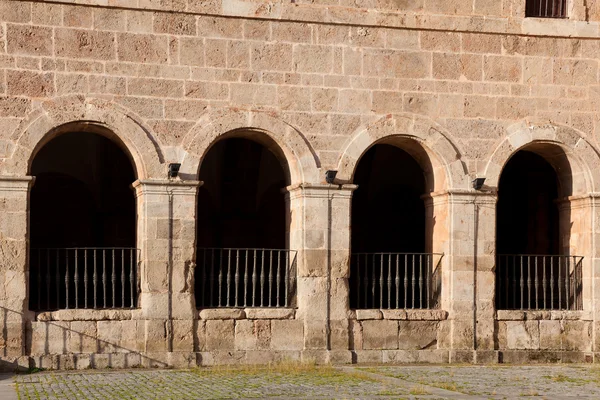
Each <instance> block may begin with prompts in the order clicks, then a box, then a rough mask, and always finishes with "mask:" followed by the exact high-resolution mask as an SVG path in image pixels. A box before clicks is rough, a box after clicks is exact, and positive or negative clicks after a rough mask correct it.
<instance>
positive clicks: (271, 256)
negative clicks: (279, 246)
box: [268, 250, 273, 307]
mask: <svg viewBox="0 0 600 400" xmlns="http://www.w3.org/2000/svg"><path fill="white" fill-rule="evenodd" d="M268 297H269V307H271V299H272V298H273V250H269V294H268Z"/></svg>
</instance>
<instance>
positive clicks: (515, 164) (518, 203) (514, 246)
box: [496, 150, 560, 254]
mask: <svg viewBox="0 0 600 400" xmlns="http://www.w3.org/2000/svg"><path fill="white" fill-rule="evenodd" d="M558 189H559V188H558V177H557V175H556V172H555V170H554V168H553V167H552V165H550V163H548V161H546V160H545V159H544V158H543V157H542V156H540V155H538V154H536V153H533V152H530V151H525V150H522V151H519V152H517V153H516V154H515V155H514V156H513V157H512V158H511V159H510V160H509V161H508V163H507V164H506V166H505V167H504V170H503V171H502V175H501V176H500V182H499V184H498V206H497V235H496V251H497V253H498V254H559V251H560V248H559V231H558V220H559V219H558V207H557V204H556V200H557V199H558Z"/></svg>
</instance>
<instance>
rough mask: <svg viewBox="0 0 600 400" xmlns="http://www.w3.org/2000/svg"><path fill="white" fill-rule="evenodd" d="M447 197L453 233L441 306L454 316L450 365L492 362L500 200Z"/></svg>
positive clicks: (486, 195) (480, 195)
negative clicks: (497, 225) (497, 202)
mask: <svg viewBox="0 0 600 400" xmlns="http://www.w3.org/2000/svg"><path fill="white" fill-rule="evenodd" d="M443 196H445V197H446V198H447V207H448V215H449V217H448V218H449V224H448V225H449V229H450V239H449V246H448V254H447V255H446V256H445V257H444V258H446V262H445V263H444V265H443V268H444V273H443V281H442V284H443V288H442V304H443V307H447V310H448V312H449V326H448V328H449V338H448V342H449V343H447V345H448V347H450V348H451V356H450V361H451V362H474V361H479V362H493V361H495V360H494V354H495V352H494V351H493V350H494V324H495V323H494V320H495V310H494V301H495V300H494V297H495V275H494V266H495V244H496V243H495V239H496V229H495V226H496V199H497V196H496V194H495V193H490V192H477V191H451V192H448V193H447V194H446V195H443ZM438 197H439V196H438ZM437 201H438V202H443V200H442V199H438V200H437ZM474 350H476V352H474Z"/></svg>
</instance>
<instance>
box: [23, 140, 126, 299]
mask: <svg viewBox="0 0 600 400" xmlns="http://www.w3.org/2000/svg"><path fill="white" fill-rule="evenodd" d="M31 174H32V175H33V176H35V184H34V186H33V188H32V190H31V199H30V202H31V203H30V272H31V280H30V282H31V283H32V286H31V287H30V291H31V293H30V307H31V308H32V309H42V310H44V309H58V308H66V307H67V306H68V308H73V307H75V306H76V305H75V299H74V298H72V296H71V295H74V293H75V287H74V286H72V285H74V279H75V276H74V275H73V276H69V279H70V280H71V283H70V286H71V287H70V289H71V290H70V291H69V292H70V295H69V296H67V294H66V288H65V287H63V286H64V279H65V274H66V271H67V270H66V265H67V263H71V265H70V273H71V274H74V268H75V267H74V265H75V258H76V257H79V256H81V262H79V259H78V260H77V261H78V268H80V269H81V270H78V273H79V274H80V275H81V277H80V276H79V274H78V276H77V278H78V281H79V283H80V284H81V285H82V288H79V287H78V292H79V293H80V294H81V303H79V301H77V302H78V304H77V307H79V308H82V306H83V307H85V306H86V305H85V304H84V296H85V293H84V289H83V285H84V284H85V283H86V282H84V276H87V277H88V278H89V279H92V278H91V274H92V272H91V270H90V271H87V272H89V274H88V273H87V272H86V271H85V265H84V263H85V262H86V260H84V258H85V255H86V254H85V253H83V252H82V251H79V250H65V249H67V248H71V249H74V248H91V247H94V248H107V247H110V248H134V247H135V245H136V209H135V196H134V192H133V190H132V188H131V184H132V183H133V182H134V181H135V179H136V176H135V171H134V169H133V166H132V163H131V161H130V160H129V158H128V157H127V154H125V152H124V151H123V150H122V149H121V148H120V147H119V146H118V145H117V144H115V143H114V142H112V141H111V140H109V139H107V138H105V137H104V136H101V135H97V134H94V133H89V132H69V133H65V134H62V135H60V136H58V137H56V138H54V139H52V140H51V141H50V142H48V143H47V144H46V145H45V146H44V147H42V148H41V149H40V151H39V152H38V153H37V154H36V156H35V158H34V160H33V163H32V165H31ZM57 249H60V250H57ZM87 255H88V257H89V258H88V260H87V262H89V263H90V265H91V263H92V260H93V255H92V252H89V253H88V254H87ZM129 257H130V255H128V256H127V257H121V256H120V258H119V259H118V260H115V259H114V258H112V259H110V261H109V260H108V259H107V260H106V261H109V264H110V265H109V268H110V267H112V261H113V260H114V261H115V262H118V264H120V265H122V263H123V262H124V261H125V258H127V260H126V261H127V264H128V265H127V266H128V267H129V266H130V262H131V261H132V260H131V259H129ZM95 259H96V261H97V262H99V261H101V260H102V261H105V259H104V258H103V256H102V255H101V251H100V250H98V251H96V258H95ZM90 268H91V266H90ZM119 268H121V267H119ZM116 272H117V273H118V275H119V276H120V274H121V270H119V271H116ZM111 273H112V271H111ZM127 275H128V276H129V271H128V272H127ZM119 282H120V281H119ZM42 283H43V284H42ZM87 284H88V285H90V286H91V285H93V284H94V282H92V281H88V282H87ZM119 285H120V283H119ZM126 286H127V288H126V289H127V292H128V296H127V297H128V298H129V297H131V296H130V294H131V293H130V292H131V288H130V285H126ZM57 287H58V289H56V288H57ZM79 289H81V290H79ZM120 289H122V288H121V287H119V290H120ZM90 293H91V292H90ZM111 297H112V295H111ZM119 297H121V296H119ZM78 300H79V299H78ZM92 300H93V299H91V300H90V301H89V303H88V304H87V308H91V307H93V301H92ZM96 300H98V298H96ZM103 300H104V299H102V301H101V305H104V302H103ZM67 302H68V304H67ZM109 305H114V306H123V304H122V299H119V302H118V303H115V304H112V303H110V304H107V306H109ZM96 306H97V307H98V304H96Z"/></svg>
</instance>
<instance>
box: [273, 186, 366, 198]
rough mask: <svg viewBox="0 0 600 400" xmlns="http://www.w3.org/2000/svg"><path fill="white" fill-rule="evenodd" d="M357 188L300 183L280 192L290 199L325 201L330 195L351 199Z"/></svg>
mask: <svg viewBox="0 0 600 400" xmlns="http://www.w3.org/2000/svg"><path fill="white" fill-rule="evenodd" d="M357 188H358V185H354V184H350V183H346V184H343V185H334V184H313V183H301V184H298V185H290V186H287V187H285V188H283V189H282V190H281V191H282V192H283V193H287V195H288V196H289V197H290V198H291V199H294V198H299V197H310V198H323V199H326V198H328V197H331V196H332V195H333V196H335V197H351V196H352V192H353V191H354V190H356V189H357Z"/></svg>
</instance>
